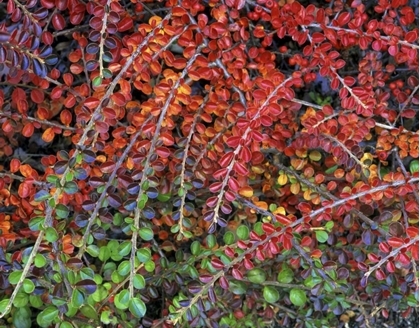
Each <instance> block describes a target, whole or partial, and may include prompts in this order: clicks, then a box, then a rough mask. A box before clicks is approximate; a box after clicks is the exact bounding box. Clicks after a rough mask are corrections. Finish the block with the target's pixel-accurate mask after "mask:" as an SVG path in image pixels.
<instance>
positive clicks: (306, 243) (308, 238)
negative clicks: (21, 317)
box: [300, 236, 312, 247]
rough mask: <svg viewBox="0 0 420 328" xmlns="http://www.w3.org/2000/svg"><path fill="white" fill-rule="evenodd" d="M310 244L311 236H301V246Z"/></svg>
mask: <svg viewBox="0 0 420 328" xmlns="http://www.w3.org/2000/svg"><path fill="white" fill-rule="evenodd" d="M311 244H312V238H311V237H309V236H305V237H303V238H302V241H301V242H300V246H302V247H308V246H310V245H311Z"/></svg>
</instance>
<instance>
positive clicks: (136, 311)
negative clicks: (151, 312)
mask: <svg viewBox="0 0 420 328" xmlns="http://www.w3.org/2000/svg"><path fill="white" fill-rule="evenodd" d="M128 308H129V310H130V312H131V314H132V315H134V316H135V317H136V318H143V317H144V315H145V314H146V304H144V302H143V301H142V300H141V299H140V298H138V297H134V298H132V299H131V300H130V302H129V306H128Z"/></svg>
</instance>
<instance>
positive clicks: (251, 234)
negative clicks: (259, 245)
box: [249, 231, 261, 241]
mask: <svg viewBox="0 0 420 328" xmlns="http://www.w3.org/2000/svg"><path fill="white" fill-rule="evenodd" d="M249 239H251V240H257V241H260V240H261V237H260V236H259V235H258V234H257V233H256V232H255V231H251V233H250V234H249Z"/></svg>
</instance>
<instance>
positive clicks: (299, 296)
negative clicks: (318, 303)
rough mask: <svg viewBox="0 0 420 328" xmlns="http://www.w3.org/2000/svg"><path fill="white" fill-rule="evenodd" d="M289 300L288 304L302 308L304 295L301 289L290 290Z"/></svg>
mask: <svg viewBox="0 0 420 328" xmlns="http://www.w3.org/2000/svg"><path fill="white" fill-rule="evenodd" d="M289 298H290V302H292V303H293V304H294V305H296V306H302V305H304V304H305V303H306V293H305V292H304V291H303V290H302V289H297V288H292V290H291V291H290V294H289Z"/></svg>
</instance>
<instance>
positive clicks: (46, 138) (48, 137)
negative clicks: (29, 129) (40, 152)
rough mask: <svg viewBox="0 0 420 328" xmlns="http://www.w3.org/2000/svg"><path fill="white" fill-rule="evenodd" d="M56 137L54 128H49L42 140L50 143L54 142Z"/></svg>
mask: <svg viewBox="0 0 420 328" xmlns="http://www.w3.org/2000/svg"><path fill="white" fill-rule="evenodd" d="M54 136H55V133H54V130H53V128H48V129H46V130H45V131H44V133H43V134H42V140H44V141H45V142H47V143H48V142H51V141H53V140H54Z"/></svg>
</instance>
